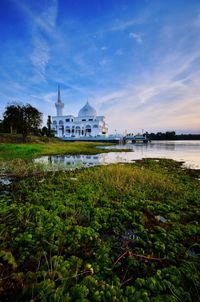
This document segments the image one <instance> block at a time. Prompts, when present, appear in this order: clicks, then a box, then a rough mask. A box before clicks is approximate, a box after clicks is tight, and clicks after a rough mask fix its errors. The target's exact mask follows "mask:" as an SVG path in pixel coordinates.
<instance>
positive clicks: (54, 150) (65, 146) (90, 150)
mask: <svg viewBox="0 0 200 302" xmlns="http://www.w3.org/2000/svg"><path fill="white" fill-rule="evenodd" d="M106 144H107V143H103V144H102V143H93V142H62V141H56V142H47V143H26V144H0V160H12V159H14V158H22V159H32V158H35V157H39V156H42V155H57V154H60V155H64V154H71V155H74V154H98V153H103V152H109V151H110V150H106V149H98V148H96V146H102V145H106Z"/></svg>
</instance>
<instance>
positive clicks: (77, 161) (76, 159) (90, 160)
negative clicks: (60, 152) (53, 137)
mask: <svg viewBox="0 0 200 302" xmlns="http://www.w3.org/2000/svg"><path fill="white" fill-rule="evenodd" d="M50 161H51V163H52V164H62V165H64V166H70V167H72V168H73V167H79V166H86V167H91V166H96V165H99V164H100V163H102V159H101V157H100V155H65V156H51V157H50Z"/></svg>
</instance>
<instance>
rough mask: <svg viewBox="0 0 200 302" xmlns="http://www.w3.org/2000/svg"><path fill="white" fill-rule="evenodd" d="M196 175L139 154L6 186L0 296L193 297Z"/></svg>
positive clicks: (198, 280) (199, 199)
mask: <svg viewBox="0 0 200 302" xmlns="http://www.w3.org/2000/svg"><path fill="white" fill-rule="evenodd" d="M195 173H196V174H195V175H194V174H193V173H191V171H190V170H187V169H185V170H183V169H182V167H181V164H180V163H178V162H174V161H171V160H159V161H158V160H157V161H155V160H142V161H138V162H136V163H134V164H126V165H122V164H118V165H109V166H101V167H93V168H90V169H82V170H77V171H74V172H72V171H71V172H70V171H68V172H67V173H65V172H59V173H57V172H55V173H47V174H45V175H43V176H41V175H40V176H35V177H32V178H28V179H26V180H23V181H19V182H17V183H13V184H12V185H11V187H10V188H8V189H6V190H7V193H6V194H5V195H4V196H2V197H1V205H0V211H1V214H0V217H1V226H0V227H1V229H0V233H1V242H0V246H1V252H0V261H1V264H2V265H3V266H2V267H4V269H3V270H2V272H1V291H0V295H1V297H2V299H3V301H16V300H20V299H21V300H24V301H29V300H31V299H32V301H38V300H40V301H50V300H51V301H158V300H159V301H170V302H171V301H195V300H196V301H197V300H198V299H199V298H200V297H199V291H198V288H199V286H200V277H199V271H200V267H199V248H200V244H199V234H200V227H199V221H200V208H199V203H200V181H199V180H197V178H200V175H198V174H197V173H199V171H196V172H195ZM194 176H195V177H194ZM9 192H10V193H9Z"/></svg>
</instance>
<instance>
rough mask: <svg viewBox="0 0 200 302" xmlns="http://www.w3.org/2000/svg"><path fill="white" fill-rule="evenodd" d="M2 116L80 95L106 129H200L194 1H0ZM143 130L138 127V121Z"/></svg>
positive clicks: (69, 103)
mask: <svg viewBox="0 0 200 302" xmlns="http://www.w3.org/2000/svg"><path fill="white" fill-rule="evenodd" d="M0 41H1V42H0V117H2V114H3V112H4V110H5V107H6V106H7V105H9V104H12V103H13V102H21V103H24V104H25V103H29V104H31V105H32V106H34V107H36V108H37V109H38V110H39V111H40V112H42V113H43V120H44V124H45V123H46V120H47V116H48V115H56V109H55V102H56V99H57V86H58V84H60V87H61V98H62V100H63V102H64V104H65V107H64V113H65V114H66V115H67V114H72V115H75V116H77V114H78V111H79V110H80V108H82V107H83V106H84V105H85V103H86V101H87V100H88V101H89V103H90V104H91V105H92V106H93V107H94V108H95V109H96V110H97V113H98V115H104V116H105V117H106V121H107V124H108V128H109V133H114V132H118V133H124V132H125V131H127V132H133V133H136V132H141V131H148V132H158V131H173V130H175V131H176V132H177V133H200V0H167V1H166V0H40V1H33V0H20V1H19V0H1V1H0ZM142 129H144V130H142Z"/></svg>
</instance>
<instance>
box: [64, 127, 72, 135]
mask: <svg viewBox="0 0 200 302" xmlns="http://www.w3.org/2000/svg"><path fill="white" fill-rule="evenodd" d="M65 132H66V133H67V134H70V132H71V131H70V127H69V126H66V127H65Z"/></svg>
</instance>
